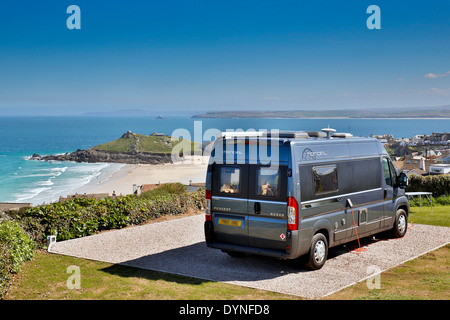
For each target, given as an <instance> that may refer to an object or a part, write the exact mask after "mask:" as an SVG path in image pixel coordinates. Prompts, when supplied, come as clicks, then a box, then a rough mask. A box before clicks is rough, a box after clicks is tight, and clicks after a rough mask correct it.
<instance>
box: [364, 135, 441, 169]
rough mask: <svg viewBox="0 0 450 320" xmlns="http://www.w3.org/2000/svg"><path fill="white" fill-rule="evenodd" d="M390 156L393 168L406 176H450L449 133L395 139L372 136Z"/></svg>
mask: <svg viewBox="0 0 450 320" xmlns="http://www.w3.org/2000/svg"><path fill="white" fill-rule="evenodd" d="M372 137H374V138H377V139H378V140H380V141H381V142H382V143H383V144H384V146H385V147H386V148H387V149H388V151H389V153H390V154H391V157H392V160H393V162H394V164H395V166H396V167H397V168H398V169H400V170H402V171H403V172H405V173H406V174H408V175H411V174H417V175H431V174H450V149H449V146H450V133H448V132H433V133H432V134H431V135H426V134H415V135H414V136H413V137H411V138H405V137H403V138H395V139H394V137H393V136H392V135H390V134H384V135H372Z"/></svg>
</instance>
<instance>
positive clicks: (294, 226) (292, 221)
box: [287, 197, 298, 231]
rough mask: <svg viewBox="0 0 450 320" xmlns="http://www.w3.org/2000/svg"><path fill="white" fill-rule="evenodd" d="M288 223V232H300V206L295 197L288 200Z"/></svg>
mask: <svg viewBox="0 0 450 320" xmlns="http://www.w3.org/2000/svg"><path fill="white" fill-rule="evenodd" d="M287 222H288V225H287V228H288V230H290V231H294V230H298V204H297V201H296V200H295V198H294V197H289V198H288V205H287Z"/></svg>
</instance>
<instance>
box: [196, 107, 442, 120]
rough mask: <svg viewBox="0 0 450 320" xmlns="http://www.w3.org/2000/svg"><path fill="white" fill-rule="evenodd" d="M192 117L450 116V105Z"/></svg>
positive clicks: (239, 113)
mask: <svg viewBox="0 0 450 320" xmlns="http://www.w3.org/2000/svg"><path fill="white" fill-rule="evenodd" d="M192 118H227V119H232V118H450V105H447V106H441V107H429V108H392V109H365V110H353V109H342V110H284V111H216V112H207V113H204V114H197V115H194V116H192Z"/></svg>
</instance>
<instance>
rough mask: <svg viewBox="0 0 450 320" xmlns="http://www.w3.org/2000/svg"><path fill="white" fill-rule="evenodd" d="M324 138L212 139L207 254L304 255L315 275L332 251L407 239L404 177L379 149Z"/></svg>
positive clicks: (349, 139) (374, 144) (368, 141)
mask: <svg viewBox="0 0 450 320" xmlns="http://www.w3.org/2000/svg"><path fill="white" fill-rule="evenodd" d="M322 131H323V132H279V133H276V134H271V133H268V132H253V133H235V134H233V133H223V134H221V135H220V136H218V137H217V138H216V141H215V142H214V145H213V147H212V150H211V157H210V161H209V164H208V170H207V177H206V195H205V197H206V202H207V209H206V221H205V238H206V244H207V246H208V247H211V248H217V249H221V250H222V251H224V252H226V253H228V254H230V255H232V256H236V255H240V254H243V253H251V254H259V255H266V256H272V257H277V258H282V259H295V258H298V257H300V256H306V257H307V266H308V267H309V268H311V269H319V268H321V267H322V266H323V265H324V263H325V261H326V259H327V254H328V248H330V247H332V246H336V245H339V244H343V243H346V242H349V241H353V240H355V239H357V237H359V238H361V237H366V236H369V235H372V234H375V233H379V232H382V231H386V230H392V232H393V234H394V236H396V237H402V236H403V235H404V234H405V233H406V231H407V221H408V213H409V203H408V200H407V198H406V197H405V194H404V188H405V187H406V185H407V179H406V175H404V174H403V173H400V174H399V172H398V171H397V169H396V168H395V167H394V165H393V164H392V162H391V160H390V158H389V155H388V153H387V152H386V150H385V149H384V147H383V146H382V145H381V143H380V142H379V141H378V140H377V139H373V138H360V137H353V136H352V135H351V134H346V133H345V134H344V133H333V134H331V133H332V132H333V131H334V130H332V129H323V130H322Z"/></svg>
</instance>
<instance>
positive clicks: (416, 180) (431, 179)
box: [406, 174, 450, 197]
mask: <svg viewBox="0 0 450 320" xmlns="http://www.w3.org/2000/svg"><path fill="white" fill-rule="evenodd" d="M417 191H422V192H432V193H433V196H435V197H438V196H442V195H449V194H450V175H448V174H446V175H430V176H425V177H424V176H419V175H411V176H410V177H409V183H408V187H407V188H406V192H417Z"/></svg>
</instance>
